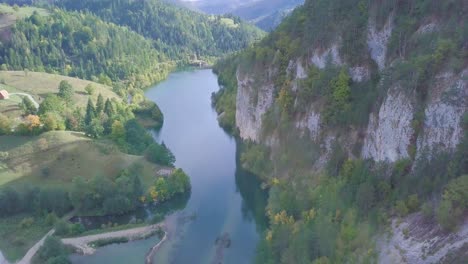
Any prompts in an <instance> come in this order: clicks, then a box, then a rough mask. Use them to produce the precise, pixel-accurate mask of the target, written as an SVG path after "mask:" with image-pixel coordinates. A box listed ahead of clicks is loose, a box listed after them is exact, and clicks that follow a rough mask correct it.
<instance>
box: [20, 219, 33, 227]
mask: <svg viewBox="0 0 468 264" xmlns="http://www.w3.org/2000/svg"><path fill="white" fill-rule="evenodd" d="M33 224H34V218H32V217H28V218H24V219H23V220H21V222H20V224H19V226H20V228H22V229H23V228H28V227H31V226H32V225H33Z"/></svg>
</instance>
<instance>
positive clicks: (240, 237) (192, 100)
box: [73, 70, 267, 264]
mask: <svg viewBox="0 0 468 264" xmlns="http://www.w3.org/2000/svg"><path fill="white" fill-rule="evenodd" d="M218 89H219V86H218V83H217V77H216V75H214V74H213V73H212V71H211V70H196V71H186V72H178V73H173V74H171V75H170V76H169V78H168V79H167V80H166V81H164V82H162V83H160V84H158V85H157V86H155V87H153V88H151V89H149V90H148V91H147V92H146V96H147V97H148V98H149V99H150V100H152V101H154V102H156V103H157V104H158V105H159V107H160V108H161V110H162V112H163V113H164V118H165V121H164V126H163V128H162V129H161V130H160V131H159V132H154V137H155V140H157V141H158V142H164V143H165V144H166V145H167V146H168V147H169V148H170V149H171V150H172V152H173V153H174V155H175V156H176V158H177V161H176V166H177V167H180V168H182V169H183V170H184V171H185V172H186V173H187V174H188V175H189V176H190V178H191V183H192V193H191V196H190V199H189V201H188V203H187V205H186V207H185V209H183V210H181V211H178V212H176V213H174V214H173V215H170V216H168V217H167V221H166V222H167V224H168V226H169V230H170V231H169V239H168V241H166V242H165V243H164V244H163V246H162V247H161V248H160V249H159V251H158V252H157V253H156V255H155V257H154V259H153V263H176V264H178V263H228V264H229V263H232V264H238V263H252V262H253V260H254V257H255V250H256V245H257V242H258V240H259V236H260V235H261V233H262V231H263V230H264V228H265V222H266V221H265V217H264V209H265V205H266V200H267V197H266V193H265V192H264V191H262V190H261V189H260V183H259V182H258V181H257V179H256V178H255V176H253V175H249V174H248V173H246V172H245V171H243V170H242V169H241V168H240V166H239V165H238V158H237V157H236V156H237V145H236V141H235V139H234V138H232V137H231V136H229V135H228V134H226V133H225V132H224V131H223V130H222V129H221V128H220V127H219V125H218V122H217V115H216V112H215V111H214V110H213V108H212V106H211V94H212V93H213V92H216V91H217V90H218ZM154 243H155V242H154V241H140V242H138V241H137V242H131V243H128V244H120V245H110V246H107V247H104V248H103V249H100V250H98V251H97V253H96V255H95V256H86V257H82V258H80V261H76V260H77V259H75V261H73V262H74V263H99V262H100V263H105V262H108V263H111V262H112V263H128V259H127V262H125V261H123V260H124V259H125V258H121V257H117V256H118V255H119V254H123V253H124V252H125V254H132V255H133V257H132V259H133V260H137V259H138V260H141V261H142V263H143V260H144V257H145V256H144V254H143V252H145V250H146V249H149V248H150V247H151V246H150V244H154ZM109 261H110V262H109ZM121 261H122V262H121ZM135 263H136V262H135Z"/></svg>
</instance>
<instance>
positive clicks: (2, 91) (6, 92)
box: [0, 90, 8, 97]
mask: <svg viewBox="0 0 468 264" xmlns="http://www.w3.org/2000/svg"><path fill="white" fill-rule="evenodd" d="M0 95H1V96H2V97H8V91H7V90H0Z"/></svg>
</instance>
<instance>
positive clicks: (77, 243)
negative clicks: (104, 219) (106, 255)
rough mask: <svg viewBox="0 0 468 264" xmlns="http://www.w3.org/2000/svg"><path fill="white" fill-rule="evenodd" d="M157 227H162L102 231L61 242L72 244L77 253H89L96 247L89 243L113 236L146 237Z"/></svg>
mask: <svg viewBox="0 0 468 264" xmlns="http://www.w3.org/2000/svg"><path fill="white" fill-rule="evenodd" d="M159 228H163V225H162V224H158V225H151V226H144V227H137V228H133V229H126V230H120V231H115V232H109V233H102V234H97V235H90V236H83V237H74V238H64V239H62V243H64V244H65V245H69V246H72V247H73V248H75V249H76V250H77V251H78V252H79V253H81V254H83V255H91V254H93V253H94V252H95V251H96V249H95V248H93V247H91V246H90V245H89V244H90V243H92V242H95V241H98V240H102V239H114V238H127V239H128V240H130V241H132V240H138V239H143V238H145V237H148V236H150V235H152V234H154V233H155V232H156V231H157V230H158V229H159Z"/></svg>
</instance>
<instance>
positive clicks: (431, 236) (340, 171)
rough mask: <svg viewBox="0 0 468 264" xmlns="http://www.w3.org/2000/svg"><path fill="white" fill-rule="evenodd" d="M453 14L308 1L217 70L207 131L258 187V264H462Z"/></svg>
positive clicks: (441, 8) (463, 24)
mask: <svg viewBox="0 0 468 264" xmlns="http://www.w3.org/2000/svg"><path fill="white" fill-rule="evenodd" d="M467 12H468V4H467V2H466V1H461V0H454V1H442V2H441V1H435V0H411V1H395V0H381V1H362V0H352V1H349V0H332V1H330V0H323V1H322V0H308V1H306V3H305V4H304V6H302V7H300V8H298V9H296V10H295V11H294V12H293V13H292V15H290V16H289V17H288V18H286V20H285V21H284V22H283V23H282V24H281V25H280V26H279V28H278V29H277V30H275V31H274V32H273V33H272V34H270V35H269V36H268V37H267V38H265V39H264V40H263V41H261V42H260V43H259V44H257V45H255V46H254V47H252V48H249V49H247V50H246V51H244V52H241V53H240V54H238V55H235V56H232V57H229V58H226V59H225V60H222V61H220V62H219V63H218V64H217V66H216V67H215V70H216V72H217V73H218V75H219V81H220V83H221V84H223V85H224V89H223V90H221V91H220V92H219V93H218V94H216V95H215V96H214V97H213V99H214V104H215V106H216V109H217V111H218V112H219V113H220V117H219V120H220V124H221V125H222V126H223V127H225V128H226V129H228V130H230V131H231V132H232V133H234V134H236V135H238V136H239V137H240V138H242V139H244V141H245V145H246V148H245V151H244V153H243V154H242V155H241V161H242V163H243V165H244V167H246V168H248V169H249V170H251V171H253V172H254V173H256V174H258V175H261V177H262V178H263V180H264V181H265V182H266V183H268V185H269V186H270V198H269V205H268V207H267V214H268V216H269V218H270V230H269V231H268V232H267V233H266V234H265V236H264V240H263V241H262V243H261V245H260V248H259V253H258V258H257V260H258V263H311V262H312V263H345V262H350V263H369V262H370V263H373V262H383V263H433V262H439V261H441V262H445V263H453V262H464V261H466V258H468V256H466V253H464V252H466V243H467V242H468V241H467V238H466V235H463V234H466V233H464V232H466V230H467V228H468V220H467V219H466V214H467V209H468V207H467V204H466V201H467V200H468V193H467V188H466V186H467V179H468V178H467V176H463V175H466V174H467V173H468V160H467V157H468V115H467V114H466V112H467V110H468V101H467V98H468V81H467V78H468V68H467V67H468V46H467V43H468V21H467V17H466V15H465V14H466V13H467ZM400 223H401V225H399V224H400ZM385 230H390V232H385ZM384 234H386V235H384ZM422 234H427V235H426V236H424V235H422ZM387 235H388V237H387ZM463 245H465V246H463ZM399 247H403V248H400V249H399Z"/></svg>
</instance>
